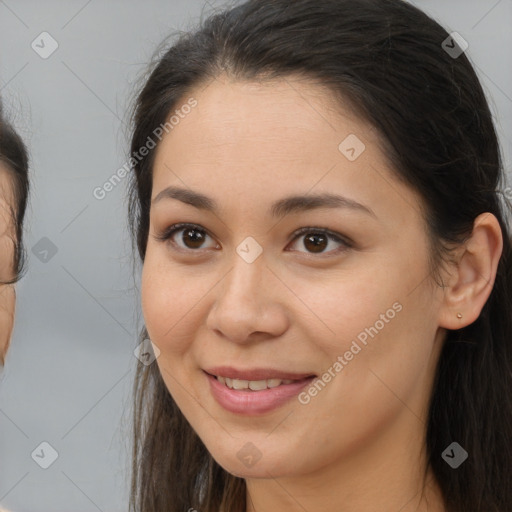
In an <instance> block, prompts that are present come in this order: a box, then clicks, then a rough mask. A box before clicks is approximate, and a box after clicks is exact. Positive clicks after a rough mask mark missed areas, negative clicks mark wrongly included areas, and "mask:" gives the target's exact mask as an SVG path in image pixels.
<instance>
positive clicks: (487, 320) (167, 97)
mask: <svg viewBox="0 0 512 512" xmlns="http://www.w3.org/2000/svg"><path fill="white" fill-rule="evenodd" d="M448 36H449V34H448V32H447V31H446V30H445V29H444V28H443V27H441V26H440V25H439V24H438V23H437V22H436V21H434V20H432V19H431V18H430V17H429V16H427V15H426V14H425V13H423V12H422V11H420V10H419V9H417V8H415V7H414V6H412V5H410V4H408V3H406V2H404V1H403V0H357V1H354V0H294V1H293V2H290V1H289V0H249V1H247V2H246V3H243V4H241V5H239V6H236V7H234V8H232V9H229V10H226V11H224V12H222V13H218V14H215V15H212V16H210V17H209V18H208V19H206V20H205V21H203V22H202V23H201V26H200V27H199V28H197V30H195V31H193V32H190V33H185V34H182V35H181V36H180V38H179V39H178V40H177V41H175V42H174V44H173V45H172V46H171V47H170V48H169V49H168V50H167V51H166V53H165V54H164V55H163V56H161V57H160V58H159V59H158V62H157V63H156V65H155V66H154V68H152V71H151V75H150V76H149V79H148V80H147V82H146V84H145V86H144V87H143V89H142V91H141V92H140V94H139V95H138V97H137V100H136V104H135V108H134V112H133V120H132V121H133V132H132V141H131V151H132V152H136V151H138V149H139V148H140V147H142V146H144V145H145V144H146V140H147V138H148V136H151V134H152V132H153V131H154V130H155V128H157V127H158V126H160V125H161V124H164V123H165V122H166V120H167V119H168V116H169V115H170V114H171V113H172V112H173V111H174V110H175V109H177V108H179V107H180V104H179V103H178V102H179V101H182V100H183V98H186V97H187V94H190V92H191V90H192V88H195V87H197V86H199V85H201V84H205V85H206V84H207V83H208V82H209V81H211V80H213V79H214V78H215V77H216V76H218V75H219V74H221V73H226V74H227V75H228V76H230V77H231V78H233V79H236V80H240V81H251V80H258V81H264V80H272V79H280V78H290V77H302V78H304V79H305V80H311V83H317V84H321V85H323V86H327V87H328V88H329V90H330V91H331V92H332V95H333V97H334V98H337V99H339V101H340V103H341V104H345V105H349V106H351V107H352V108H353V109H354V110H355V112H357V113H358V114H359V116H361V118H363V119H365V120H367V121H369V122H370V123H371V125H373V126H374V127H375V128H376V129H377V131H378V133H379V134H380V135H381V137H382V139H383V140H384V148H383V150H384V151H385V154H386V156H387V158H388V159H389V162H390V163H391V165H392V168H393V169H394V171H395V173H396V176H397V178H399V179H400V180H402V181H403V182H404V183H406V184H408V185H409V186H410V187H411V188H412V189H413V190H415V191H417V192H418V193H419V194H420V195H421V197H422V198H423V200H424V203H425V205H426V207H425V209H424V210H422V212H423V214H424V218H425V223H426V224H425V225H426V229H427V232H428V235H429V238H430V240H431V254H430V256H431V265H432V277H433V279H434V280H435V282H436V283H437V284H438V285H441V283H440V282H439V275H440V274H439V269H440V268H441V265H442V263H443V262H446V261H448V260H449V259H450V251H449V249H448V246H449V245H451V244H453V243H455V244H459V243H462V242H464V241H465V240H466V239H467V238H468V237H469V236H470V235H471V233H472V227H473V222H474V220H475V218H476V217H477V216H478V215H479V214H481V213H483V212H490V213H492V214H494V215H495V216H496V217H497V219H498V221H499V223H500V226H501V229H502V232H503V235H504V246H503V253H502V257H501V259H500V262H499V265H498V269H497V276H496V280H495V283H494V287H493V290H492V292H491V295H490V297H489V299H488V301H487V302H486V304H485V306H484V308H483V310H482V312H481V314H480V316H479V318H478V319H477V320H476V321H475V322H473V323H472V324H471V325H468V326H467V327H464V328H462V329H459V330H448V332H447V337H446V341H445V343H444V346H443V349H442V353H441V356H440V360H439V364H438V367H437V371H436V375H435V383H434V386H433V390H432V395H431V401H430V404H429V414H428V424H427V432H426V448H427V454H428V465H429V466H430V467H431V468H432V470H433V473H434V475H435V477H436V479H437V482H438V484H439V486H440V489H441V491H442V494H443V498H444V500H445V505H446V507H447V510H448V511H449V512H510V511H512V265H511V256H512V254H511V236H510V231H509V228H508V226H507V211H506V209H505V203H504V202H502V197H503V190H504V187H505V183H504V180H505V175H504V171H503V165H502V157H501V153H500V148H499V144H498V140H497V135H496V131H495V127H494V124H493V119H492V115H491V113H490V110H489V107H488V103H487V101H486V97H485V95H484V92H483V90H482V87H481V84H480V82H479V80H478V78H477V75H476V74H475V71H474V69H473V67H472V65H471V64H470V62H469V60H468V58H467V56H466V55H465V54H462V55H460V56H459V57H458V58H452V56H450V55H449V54H448V53H447V52H446V51H445V50H444V49H443V47H442V43H443V41H444V40H445V39H446V38H447V37H448ZM452 46H453V45H452ZM154 155H155V151H151V152H149V154H148V155H147V156H145V157H144V158H142V159H140V160H139V161H138V162H136V164H134V166H133V173H132V182H131V189H130V204H129V219H130V223H131V228H132V233H133V237H134V238H133V240H134V248H135V246H136V248H137V249H138V253H139V255H140V258H141V259H142V261H143V260H144V255H145V249H146V244H147V239H148V230H149V210H150V198H151V190H152V167H153V161H154ZM500 190H501V192H500ZM142 336H143V337H145V336H147V331H146V330H145V329H143V332H142ZM134 392H135V395H134V396H135V404H134V405H135V408H134V439H133V441H134V444H133V467H132V484H131V500H130V507H131V510H132V511H136V512H161V511H162V510H165V511H166V512H175V511H176V512H177V511H180V512H181V511H183V510H188V509H189V508H195V509H196V510H200V511H202V512H217V511H218V510H221V509H222V510H223V511H225V512H242V511H245V510H246V509H245V506H246V487H245V481H244V480H243V479H242V478H238V477H235V476H233V475H231V474H229V473H228V472H227V471H225V470H224V469H223V468H222V467H221V466H220V465H219V464H217V463H216V462H215V460H214V459H213V458H212V456H211V455H210V454H209V452H208V450H207V449H206V448H205V446H204V444H203V443H202V442H201V440H200V439H199V438H198V436H197V434H196V433H195V432H194V430H193V429H192V428H191V426H190V424H189V423H188V422H187V420H186V419H185V417H184V416H183V414H182V413H181V411H180V410H179V408H178V407H177V405H176V403H175V402H174V400H173V398H172V396H171V395H170V393H169V392H168V390H167V388H166V386H165V384H164V382H163V380H162V377H161V375H160V372H159V370H158V366H157V365H156V364H152V365H150V366H145V365H143V364H142V363H139V366H138V369H137V376H136V381H135V388H134ZM453 441H456V442H458V443H459V444H460V445H461V446H462V447H463V448H464V449H465V450H466V451H467V452H468V453H469V457H468V459H467V460H466V461H465V462H464V463H463V464H462V465H461V466H459V467H458V468H457V469H452V468H451V467H450V466H449V465H448V464H447V463H446V462H445V461H444V460H443V459H442V457H441V454H442V452H443V451H444V450H445V448H447V447H448V446H449V445H450V444H451V443H452V442H453ZM426 469H427V468H425V474H426Z"/></svg>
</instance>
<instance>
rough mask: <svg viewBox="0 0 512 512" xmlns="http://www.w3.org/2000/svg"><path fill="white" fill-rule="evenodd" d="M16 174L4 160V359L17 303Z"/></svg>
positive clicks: (0, 225)
mask: <svg viewBox="0 0 512 512" xmlns="http://www.w3.org/2000/svg"><path fill="white" fill-rule="evenodd" d="M13 204H14V195H13V183H12V176H11V175H10V172H9V171H8V170H7V168H6V167H5V165H4V164H2V163H1V162H0V361H1V362H2V363H3V361H4V359H5V354H6V352H7V349H8V347H9V343H10V339H11V334H12V329H13V326H14V313H15V307H16V292H15V289H14V284H3V283H10V282H11V281H13V280H14V279H15V276H16V270H15V246H14V243H13V240H15V237H16V230H15V223H14V221H13V216H12V209H13Z"/></svg>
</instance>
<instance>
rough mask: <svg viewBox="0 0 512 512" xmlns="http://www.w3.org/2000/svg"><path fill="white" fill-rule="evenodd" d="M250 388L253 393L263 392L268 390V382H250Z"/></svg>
mask: <svg viewBox="0 0 512 512" xmlns="http://www.w3.org/2000/svg"><path fill="white" fill-rule="evenodd" d="M249 387H250V388H251V389H252V390H253V391H261V390H262V389H267V381H266V380H251V381H250V382H249ZM269 387H270V386H269Z"/></svg>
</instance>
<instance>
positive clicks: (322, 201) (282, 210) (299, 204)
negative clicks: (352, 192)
mask: <svg viewBox="0 0 512 512" xmlns="http://www.w3.org/2000/svg"><path fill="white" fill-rule="evenodd" d="M163 199H177V200H178V201H181V202H182V203H185V204H189V205H191V206H194V207H195V208H198V209H200V210H205V211H209V212H212V213H215V214H218V213H219V206H218V204H217V202H216V201H215V200H214V199H212V198H211V197H208V196H206V195H204V194H201V193H199V192H194V191H192V190H190V189H185V188H180V187H173V186H171V187H167V188H165V189H163V190H162V191H160V192H159V193H158V194H157V195H156V196H155V197H154V199H153V200H152V201H151V204H152V205H155V204H156V203H158V202H160V201H162V200H163ZM315 208H346V209H350V210H356V211H360V212H363V213H366V214H368V215H371V216H372V217H374V218H375V219H376V218H377V216H376V215H375V213H374V212H373V210H372V209H371V208H369V207H368V206H365V205H363V204H361V203H358V202H357V201H354V200H353V199H349V198H347V197H344V196H341V195H338V194H328V193H324V194H316V195H312V194H308V195H303V196H301V195H295V196H288V197H285V198H283V199H279V200H278V201H276V202H275V203H273V204H272V206H271V207H270V214H271V216H272V217H277V218H280V217H284V216H285V215H288V214H290V213H296V212H303V211H308V210H313V209H315Z"/></svg>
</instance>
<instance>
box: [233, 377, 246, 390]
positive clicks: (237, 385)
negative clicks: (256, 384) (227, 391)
mask: <svg viewBox="0 0 512 512" xmlns="http://www.w3.org/2000/svg"><path fill="white" fill-rule="evenodd" d="M248 387H249V381H248V380H240V379H233V389H247V388H248Z"/></svg>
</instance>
